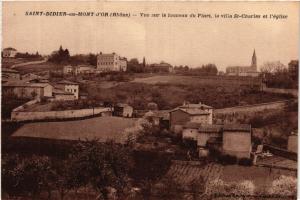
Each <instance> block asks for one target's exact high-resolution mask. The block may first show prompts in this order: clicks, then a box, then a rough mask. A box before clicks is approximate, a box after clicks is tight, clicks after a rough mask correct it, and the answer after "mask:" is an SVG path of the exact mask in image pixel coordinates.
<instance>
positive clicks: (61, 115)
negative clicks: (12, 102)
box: [11, 107, 112, 121]
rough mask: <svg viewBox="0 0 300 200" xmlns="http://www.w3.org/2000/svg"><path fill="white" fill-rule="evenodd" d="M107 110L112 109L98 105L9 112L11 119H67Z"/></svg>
mask: <svg viewBox="0 0 300 200" xmlns="http://www.w3.org/2000/svg"><path fill="white" fill-rule="evenodd" d="M107 111H112V110H111V108H103V107H98V108H94V109H80V110H63V111H48V112H24V111H13V112H12V113H11V119H12V120H13V121H32V120H46V119H69V118H80V117H88V116H93V115H96V114H100V113H102V112H107Z"/></svg>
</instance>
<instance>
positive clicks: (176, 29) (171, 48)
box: [2, 2, 299, 70]
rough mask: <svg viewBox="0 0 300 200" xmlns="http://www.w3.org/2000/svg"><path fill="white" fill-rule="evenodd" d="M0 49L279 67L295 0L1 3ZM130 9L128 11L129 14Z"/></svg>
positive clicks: (295, 26)
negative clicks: (275, 63) (84, 14)
mask: <svg viewBox="0 0 300 200" xmlns="http://www.w3.org/2000/svg"><path fill="white" fill-rule="evenodd" d="M2 11H3V14H2V49H3V48H5V47H14V48H16V49H17V50H18V51H19V52H30V53H35V52H36V51H38V52H39V53H41V54H50V53H51V52H52V51H54V50H57V49H58V48H59V46H60V45H62V46H63V48H68V49H69V51H70V53H71V55H74V54H87V53H99V52H103V53H111V52H116V53H117V54H119V55H121V56H125V57H127V58H128V59H131V58H138V59H139V61H142V59H143V57H145V58H146V62H147V63H155V62H161V61H165V62H168V63H170V64H172V65H188V66H190V67H198V66H201V65H203V64H207V63H214V64H216V65H217V67H218V69H219V70H225V68H226V67H227V66H232V65H242V66H248V65H250V63H251V57H252V53H253V50H254V49H255V51H256V55H257V62H258V66H261V65H263V63H264V62H267V61H278V60H279V61H281V62H282V63H283V64H285V65H287V64H288V62H289V61H290V60H292V59H298V55H299V2H222V3H221V2H4V3H3V8H2ZM26 11H43V12H48V11H49V12H53V11H65V12H83V11H85V12H109V13H110V12H122V13H130V14H131V17H130V18H126V17H114V18H112V17H95V16H94V17H78V16H75V17H74V16H61V17H59V16H55V17H53V16H52V17H50V16H25V12H26ZM140 13H148V14H156V13H157V14H161V13H167V14H168V13H171V14H188V15H189V14H191V13H195V14H196V15H197V14H198V13H200V14H212V15H214V14H219V15H221V14H249V15H250V14H260V15H261V16H262V15H264V14H267V15H268V16H269V15H270V14H282V15H288V17H287V19H281V20H276V19H270V18H268V19H262V18H261V19H253V18H252V19H229V18H218V19H216V18H211V19H208V18H197V17H196V18H162V17H159V18H146V17H140ZM133 14H136V16H132V15H133Z"/></svg>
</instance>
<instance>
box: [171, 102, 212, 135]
mask: <svg viewBox="0 0 300 200" xmlns="http://www.w3.org/2000/svg"><path fill="white" fill-rule="evenodd" d="M212 114H213V108H212V107H210V106H207V105H204V104H202V103H199V104H189V103H184V104H183V105H182V106H179V107H177V108H175V109H174V110H172V111H170V129H171V130H172V131H174V132H175V133H180V132H181V130H182V127H183V126H184V125H185V124H186V123H187V122H195V123H199V124H212Z"/></svg>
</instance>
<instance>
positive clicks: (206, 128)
mask: <svg viewBox="0 0 300 200" xmlns="http://www.w3.org/2000/svg"><path fill="white" fill-rule="evenodd" d="M222 128H223V125H218V124H202V125H201V126H200V127H199V129H198V131H199V132H202V133H216V132H220V131H222Z"/></svg>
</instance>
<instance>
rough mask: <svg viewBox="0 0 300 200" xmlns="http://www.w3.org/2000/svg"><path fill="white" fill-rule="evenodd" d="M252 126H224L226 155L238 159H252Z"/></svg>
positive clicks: (224, 150) (223, 145) (224, 149)
mask: <svg viewBox="0 0 300 200" xmlns="http://www.w3.org/2000/svg"><path fill="white" fill-rule="evenodd" d="M251 148H252V146H251V126H250V125H249V124H225V125H224V126H223V144H222V149H223V153H224V154H228V155H232V156H236V157H237V158H250V152H251Z"/></svg>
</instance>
